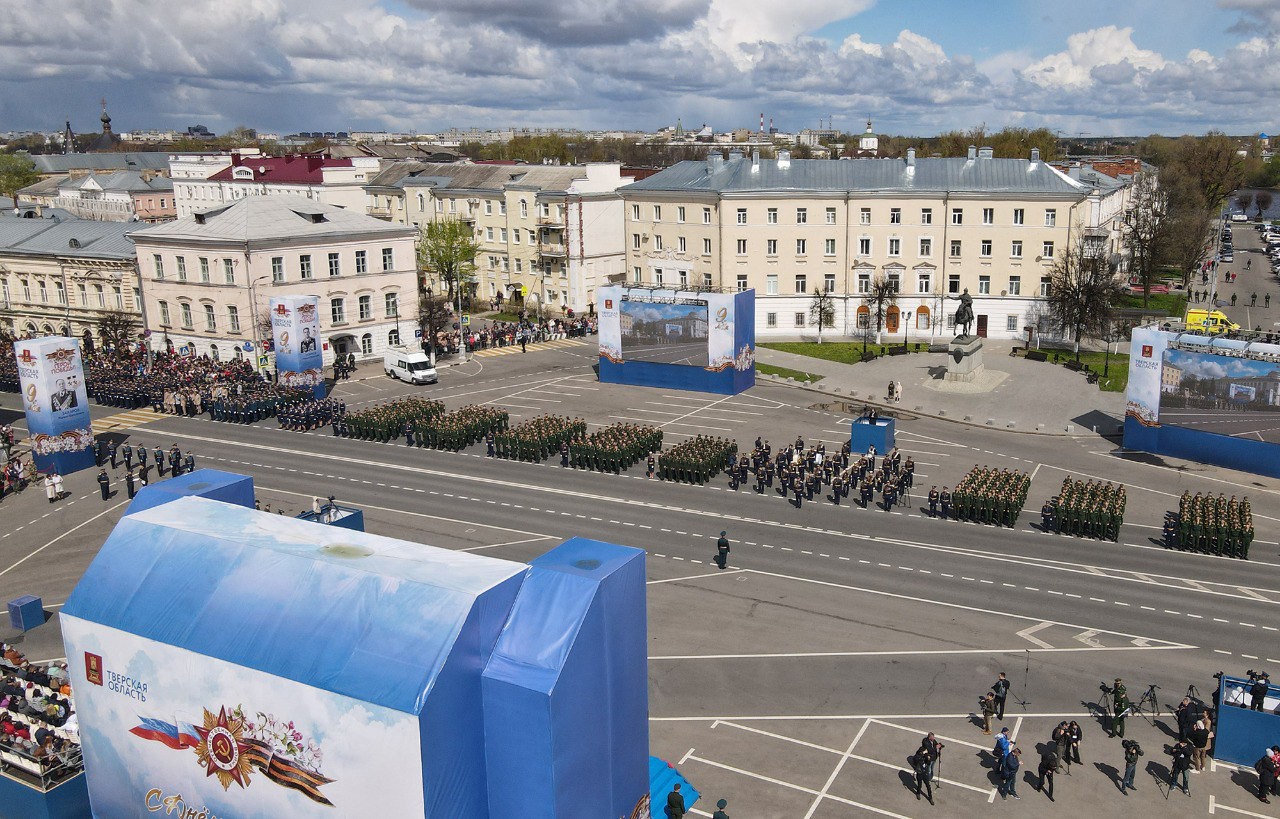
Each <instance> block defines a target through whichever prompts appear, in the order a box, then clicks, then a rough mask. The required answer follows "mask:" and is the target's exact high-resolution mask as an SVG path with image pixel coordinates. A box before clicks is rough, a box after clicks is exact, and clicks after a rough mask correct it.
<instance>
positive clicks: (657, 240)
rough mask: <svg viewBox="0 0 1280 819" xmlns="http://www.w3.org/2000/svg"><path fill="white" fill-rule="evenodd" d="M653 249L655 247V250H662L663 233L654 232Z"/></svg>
mask: <svg viewBox="0 0 1280 819" xmlns="http://www.w3.org/2000/svg"><path fill="white" fill-rule="evenodd" d="M653 249H654V250H662V235H661V234H658V233H655V234H653Z"/></svg>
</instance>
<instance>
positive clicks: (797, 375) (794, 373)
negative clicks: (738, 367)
mask: <svg viewBox="0 0 1280 819" xmlns="http://www.w3.org/2000/svg"><path fill="white" fill-rule="evenodd" d="M756 372H758V373H763V374H765V375H776V376H778V377H779V378H794V379H795V380H797V381H803V382H805V383H806V384H813V383H815V382H818V381H821V380H822V376H820V375H814V374H813V373H802V372H800V371H799V370H793V369H791V368H790V367H774V366H772V365H770V364H760V363H758V362H757V364H756Z"/></svg>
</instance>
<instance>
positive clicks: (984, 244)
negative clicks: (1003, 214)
mask: <svg viewBox="0 0 1280 819" xmlns="http://www.w3.org/2000/svg"><path fill="white" fill-rule="evenodd" d="M978 255H979V256H981V257H983V258H984V259H985V258H990V256H991V240H990V239H983V240H982V241H981V242H979V243H978Z"/></svg>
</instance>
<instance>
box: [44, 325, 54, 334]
mask: <svg viewBox="0 0 1280 819" xmlns="http://www.w3.org/2000/svg"><path fill="white" fill-rule="evenodd" d="M43 329H44V334H45V335H46V336H51V335H53V325H52V324H46V325H45V326H44V328H43Z"/></svg>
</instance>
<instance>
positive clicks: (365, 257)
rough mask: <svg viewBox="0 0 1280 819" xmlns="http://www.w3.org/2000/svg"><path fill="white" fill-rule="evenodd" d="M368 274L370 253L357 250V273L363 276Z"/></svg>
mask: <svg viewBox="0 0 1280 819" xmlns="http://www.w3.org/2000/svg"><path fill="white" fill-rule="evenodd" d="M368 272H369V251H367V250H357V251H356V273H357V274H362V273H368Z"/></svg>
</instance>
